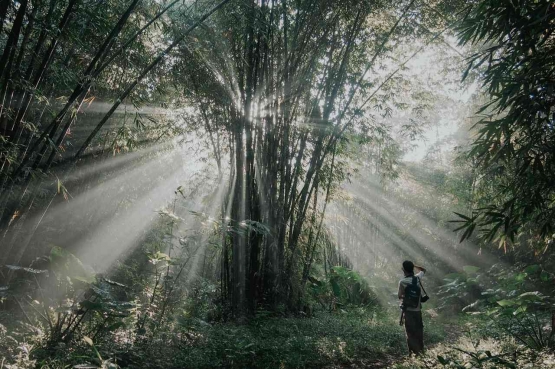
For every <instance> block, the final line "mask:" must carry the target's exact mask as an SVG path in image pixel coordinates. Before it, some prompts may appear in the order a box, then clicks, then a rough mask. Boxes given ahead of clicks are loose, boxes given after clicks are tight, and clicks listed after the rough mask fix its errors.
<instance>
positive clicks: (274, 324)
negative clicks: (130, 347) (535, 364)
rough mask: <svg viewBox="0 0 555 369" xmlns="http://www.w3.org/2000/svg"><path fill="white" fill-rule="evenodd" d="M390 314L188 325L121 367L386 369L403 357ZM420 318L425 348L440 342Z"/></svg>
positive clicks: (438, 333)
mask: <svg viewBox="0 0 555 369" xmlns="http://www.w3.org/2000/svg"><path fill="white" fill-rule="evenodd" d="M397 319H398V317H397V316H396V315H394V311H384V310H381V309H368V308H352V309H345V310H339V311H335V312H318V313H316V314H315V316H314V317H310V318H306V317H276V318H268V317H265V318H259V319H255V320H253V321H251V322H250V323H249V324H246V325H240V326H238V325H234V324H215V325H207V324H206V323H201V322H197V323H196V324H195V323H194V322H188V323H187V326H188V328H187V331H186V332H185V331H183V332H182V334H181V335H180V337H181V341H180V342H179V343H174V344H169V345H168V344H166V345H163V346H161V345H159V344H156V343H155V342H152V343H151V344H149V345H146V346H144V347H143V348H142V349H141V350H139V351H137V352H136V355H135V357H133V358H129V359H130V360H129V361H128V362H127V363H122V364H125V366H126V367H129V368H138V367H141V363H142V362H144V358H145V357H148V362H149V365H150V366H149V367H153V368H215V367H216V368H217V367H220V368H221V367H225V368H326V369H338V368H388V367H391V364H392V363H393V362H395V361H399V360H402V359H403V358H404V357H406V355H407V352H406V350H407V349H406V343H405V342H406V341H405V336H404V332H403V329H402V327H400V326H399V324H398V321H397ZM431 319H432V318H430V316H425V325H426V326H427V328H426V330H425V340H426V343H427V344H428V345H433V344H435V343H438V342H442V341H443V340H444V337H445V335H446V334H445V330H444V328H443V325H442V324H439V323H436V322H433V321H432V320H431Z"/></svg>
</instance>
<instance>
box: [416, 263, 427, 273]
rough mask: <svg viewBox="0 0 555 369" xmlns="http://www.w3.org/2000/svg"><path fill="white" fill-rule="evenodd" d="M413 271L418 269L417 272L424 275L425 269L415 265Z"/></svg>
mask: <svg viewBox="0 0 555 369" xmlns="http://www.w3.org/2000/svg"><path fill="white" fill-rule="evenodd" d="M414 269H418V271H419V272H424V273H426V268H424V267H423V266H419V265H415V266H414Z"/></svg>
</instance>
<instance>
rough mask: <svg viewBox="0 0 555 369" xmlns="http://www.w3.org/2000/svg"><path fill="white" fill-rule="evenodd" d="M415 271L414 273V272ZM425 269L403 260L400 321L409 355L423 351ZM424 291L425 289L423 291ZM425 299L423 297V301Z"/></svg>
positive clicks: (400, 285) (400, 282) (399, 293)
mask: <svg viewBox="0 0 555 369" xmlns="http://www.w3.org/2000/svg"><path fill="white" fill-rule="evenodd" d="M415 271H416V272H417V273H416V274H415V273H414V272H415ZM425 272H426V269H425V268H423V267H421V266H416V265H414V264H413V262H412V261H408V260H407V261H404V262H403V273H404V274H405V276H404V278H403V279H401V280H400V281H399V292H398V296H399V300H401V306H400V307H401V311H402V312H401V321H400V322H399V324H401V325H403V321H404V325H405V332H406V335H407V345H408V348H409V356H410V355H411V354H414V355H420V354H421V353H422V352H423V351H424V324H423V323H422V302H423V301H422V292H421V291H422V290H423V288H422V283H421V282H420V280H421V279H422V277H423V276H424V273H425ZM424 292H425V291H424ZM425 300H427V297H425V299H424V301H425Z"/></svg>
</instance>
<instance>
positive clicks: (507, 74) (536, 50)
mask: <svg viewBox="0 0 555 369" xmlns="http://www.w3.org/2000/svg"><path fill="white" fill-rule="evenodd" d="M554 20H555V11H554V8H553V3H552V2H551V1H547V0H542V1H511V0H485V1H481V2H478V3H477V4H475V5H474V6H473V8H472V10H471V11H470V12H469V14H468V15H467V17H465V19H464V20H463V22H462V24H461V25H460V28H459V41H460V43H461V44H462V45H474V46H475V47H477V48H478V51H476V53H475V54H474V55H472V57H471V58H470V61H469V63H468V69H467V73H468V71H469V70H471V69H477V70H478V71H479V73H480V77H481V79H482V82H483V85H484V87H485V89H486V91H487V93H488V94H489V96H490V98H491V101H489V102H488V103H487V104H485V105H484V106H483V107H482V108H481V109H480V110H479V111H478V114H482V117H483V119H482V120H481V121H480V122H479V123H478V124H477V128H478V135H477V138H476V139H475V141H474V144H473V147H472V149H471V150H470V152H469V153H468V155H469V157H471V158H472V159H473V160H475V162H476V163H477V164H478V165H479V167H480V171H481V178H480V179H479V181H478V187H479V188H478V192H479V193H481V197H482V202H481V203H479V204H478V206H477V208H476V209H475V210H474V211H473V212H472V215H471V216H464V217H461V218H462V220H461V222H462V227H464V228H466V230H467V232H465V233H464V236H469V235H470V233H472V232H473V231H474V229H476V230H479V231H480V236H481V237H482V238H483V239H484V240H486V241H488V242H489V241H492V240H495V241H496V242H498V243H499V245H500V247H503V248H504V249H505V250H507V244H508V243H509V242H514V241H515V240H516V239H517V238H518V237H519V234H520V232H521V229H522V227H523V226H524V225H529V226H530V227H531V228H532V229H533V230H534V231H535V233H538V234H540V236H542V237H547V236H548V237H550V236H551V234H553V232H554V228H553V226H554V224H555V208H554V206H553V204H555V203H554V202H553V200H554V198H555V197H554V196H555V192H554V191H555V190H554V187H553V183H555V177H554V175H555V156H554V155H553V153H554V152H555V146H554V143H555V135H554V134H555V130H554V129H553V124H554V117H553V106H554V104H555V90H554V89H553V85H554V79H553V75H554V73H553V72H554V70H555V67H554V65H553V64H552V63H550V62H548V61H550V60H553V58H554V57H555V41H554V38H553V31H554V30H555V27H554ZM467 73H465V75H464V77H466V75H467ZM546 241H547V240H546ZM544 247H545V244H544Z"/></svg>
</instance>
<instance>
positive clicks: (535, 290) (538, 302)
mask: <svg viewBox="0 0 555 369" xmlns="http://www.w3.org/2000/svg"><path fill="white" fill-rule="evenodd" d="M445 280H446V281H447V282H448V283H447V284H445V285H443V286H442V287H441V288H440V291H439V293H440V294H441V295H443V299H442V301H443V305H442V307H444V308H445V307H448V306H449V305H452V304H459V306H460V305H462V304H467V305H466V306H465V307H464V308H462V310H463V311H467V312H472V313H473V314H484V315H485V316H486V317H488V318H489V320H488V322H487V325H488V326H495V327H497V328H498V330H499V332H501V334H506V335H509V336H512V337H514V338H515V339H516V340H518V341H519V342H520V343H522V344H523V345H526V346H527V347H529V348H532V349H542V348H548V347H554V346H555V327H554V326H553V320H552V319H553V318H554V317H555V316H554V315H553V308H554V307H555V299H554V298H553V295H554V290H553V280H554V277H553V275H552V274H551V273H550V272H548V271H547V270H545V269H543V268H542V267H541V266H540V265H535V264H534V265H529V266H526V267H524V268H515V267H507V266H502V265H494V266H493V267H492V268H491V269H490V270H488V271H486V272H482V271H480V270H479V269H478V268H474V267H465V270H464V273H462V274H452V275H449V276H447V277H446V278H445Z"/></svg>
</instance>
